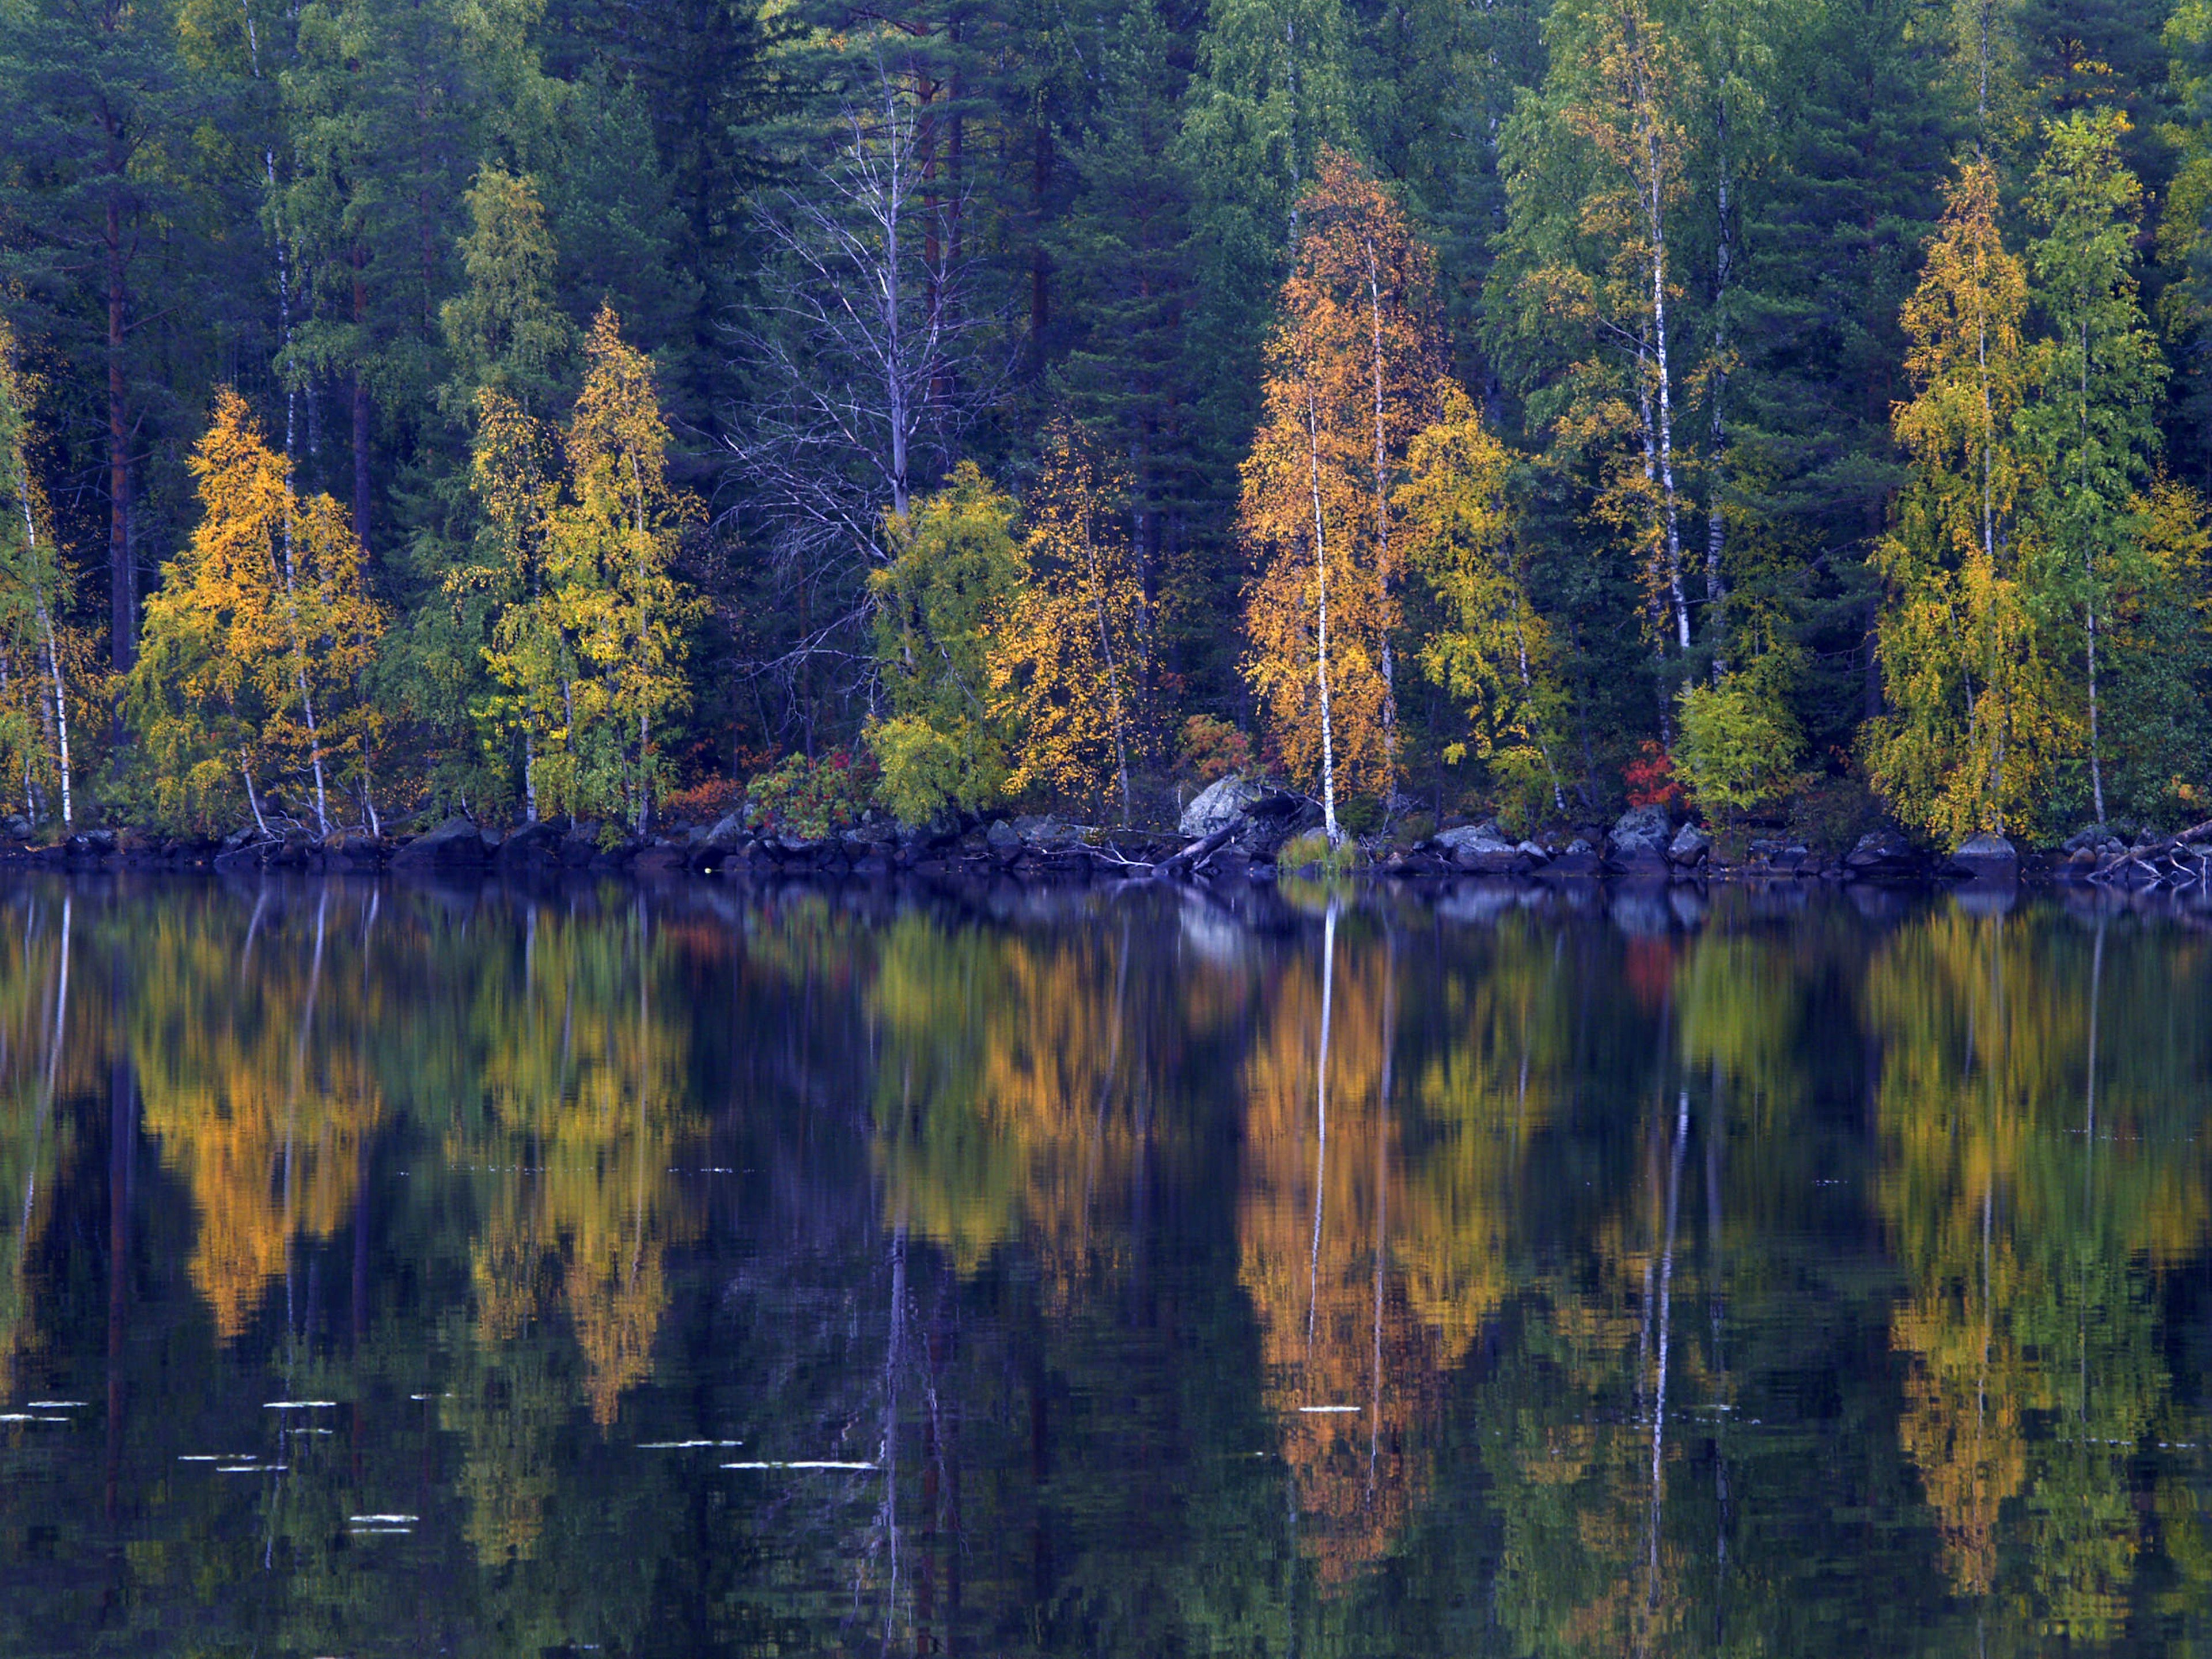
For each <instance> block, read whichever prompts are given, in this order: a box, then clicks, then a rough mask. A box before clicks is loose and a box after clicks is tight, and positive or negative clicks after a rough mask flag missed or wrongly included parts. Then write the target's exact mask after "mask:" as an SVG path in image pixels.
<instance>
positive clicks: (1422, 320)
mask: <svg viewBox="0 0 2212 1659" xmlns="http://www.w3.org/2000/svg"><path fill="white" fill-rule="evenodd" d="M1299 216H1300V222H1301V224H1302V225H1303V226H1304V230H1303V233H1302V234H1301V235H1300V238H1299V240H1298V246H1297V258H1296V261H1295V264H1294V265H1293V267H1292V270H1291V275H1290V276H1289V278H1288V279H1287V280H1286V281H1285V283H1284V284H1283V291H1282V295H1281V298H1280V300H1279V303H1278V307H1277V320H1276V324H1275V331H1274V334H1273V337H1272V338H1270V340H1269V341H1268V343H1267V384H1266V387H1265V392H1264V406H1265V411H1266V412H1265V415H1264V417H1263V420H1262V423H1261V429H1260V432H1259V435H1258V436H1257V438H1256V439H1255V442H1254V445H1253V450H1252V455H1251V458H1250V459H1249V460H1247V461H1246V462H1245V464H1244V467H1243V499H1242V501H1241V504H1240V521H1241V530H1242V533H1243V538H1244V540H1245V542H1246V544H1248V545H1249V547H1250V548H1251V550H1252V552H1253V555H1254V557H1255V562H1256V563H1257V564H1258V566H1259V572H1258V574H1257V575H1256V576H1255V579H1254V580H1253V582H1252V584H1251V586H1250V587H1249V589H1248V591H1247V593H1246V599H1245V625H1246V629H1247V632H1248V634H1249V637H1250V641H1251V650H1250V652H1249V654H1248V656H1247V657H1246V659H1245V663H1244V671H1245V675H1246V677H1247V678H1248V679H1249V681H1250V682H1251V684H1252V686H1253V689H1254V690H1255V691H1256V692H1257V693H1258V694H1259V696H1260V700H1261V704H1262V706H1263V707H1264V708H1265V709H1266V712H1267V720H1268V723H1269V725H1270V726H1271V727H1272V729H1273V735H1274V737H1275V740H1276V743H1277V745H1278V746H1279V749H1280V750H1281V753H1282V756H1283V759H1284V761H1285V763H1286V764H1287V765H1288V766H1289V768H1290V769H1291V774H1292V775H1293V776H1295V777H1297V779H1298V780H1299V781H1302V782H1306V783H1309V784H1310V783H1316V782H1317V783H1318V784H1319V786H1320V789H1321V794H1322V812H1323V815H1324V820H1325V823H1326V827H1327V829H1328V836H1329V841H1330V842H1331V844H1332V845H1334V843H1335V842H1338V841H1339V840H1340V839H1341V832H1340V829H1339V828H1338V824H1337V811H1336V803H1337V794H1338V790H1339V784H1340V781H1341V782H1342V783H1343V784H1344V785H1346V786H1347V787H1353V788H1362V787H1364V788H1367V789H1371V790H1374V791H1376V792H1377V793H1388V792H1389V788H1390V786H1391V783H1392V781H1393V776H1394V773H1395V764H1396V738H1395V726H1396V708H1395V696H1394V693H1393V688H1392V685H1391V678H1392V662H1391V652H1390V640H1391V635H1392V632H1393V630H1394V629H1395V627H1396V625H1397V620H1398V608H1397V600H1396V598H1395V593H1394V591H1393V581H1394V578H1395V565H1396V555H1395V550H1394V549H1393V547H1392V544H1391V534H1390V532H1391V514H1392V510H1393V500H1394V495H1395V481H1396V478H1397V476H1398V474H1399V472H1400V471H1401V469H1402V467H1403V465H1404V461H1405V450H1406V446H1407V443H1408V442H1409V441H1411V439H1412V437H1413V435H1414V434H1415V433H1416V432H1418V431H1419V430H1420V428H1422V427H1423V426H1424V425H1425V398H1426V396H1427V393H1428V392H1429V389H1430V386H1431V382H1432V380H1433V379H1434V374H1435V367H1436V362H1437V345H1436V340H1437V332H1436V324H1435V319H1434V307H1433V293H1432V289H1433V272H1432V266H1433V260H1432V258H1431V254H1430V252H1429V250H1428V249H1427V248H1426V247H1425V246H1424V245H1423V244H1422V243H1421V242H1420V241H1419V239H1418V238H1417V237H1415V236H1414V235H1413V232H1412V230H1411V228H1409V227H1408V225H1407V222H1406V219H1405V216H1404V215H1403V213H1401V211H1400V210H1399V208H1398V206H1397V204H1395V202H1393V201H1392V200H1391V199H1390V197H1389V195H1388V194H1386V193H1385V192H1384V191H1383V190H1382V188H1381V187H1380V186H1379V185H1376V183H1375V182H1374V181H1373V180H1372V179H1369V178H1367V177H1366V176H1365V175H1364V173H1361V172H1360V170H1359V168H1358V167H1357V165H1356V164H1354V163H1353V162H1352V161H1351V159H1350V158H1349V157H1346V156H1345V155H1340V154H1338V153H1336V152H1334V151H1331V152H1325V153H1324V154H1323V155H1322V161H1321V164H1320V167H1319V169H1318V172H1317V176H1316V180H1315V183H1314V185H1313V188H1312V189H1311V190H1310V191H1307V193H1306V194H1305V196H1304V197H1302V198H1301V201H1300V204H1299Z"/></svg>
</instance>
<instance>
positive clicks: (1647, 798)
mask: <svg viewBox="0 0 2212 1659" xmlns="http://www.w3.org/2000/svg"><path fill="white" fill-rule="evenodd" d="M1620 781H1621V782H1623V783H1625V784H1626V785H1627V786H1628V804H1629V805H1631V806H1672V805H1674V803H1675V802H1676V801H1678V800H1680V799H1681V798H1682V786H1681V783H1680V781H1679V780H1678V779H1677V778H1676V777H1675V776H1674V757H1673V756H1672V755H1670V754H1668V752H1667V751H1666V750H1663V749H1662V748H1661V747H1660V746H1659V745H1658V744H1656V742H1654V741H1653V740H1652V739H1651V738H1644V749H1643V752H1642V754H1641V756H1640V757H1638V759H1635V760H1632V761H1631V762H1629V763H1628V764H1627V765H1626V766H1624V767H1622V768H1621V769H1620Z"/></svg>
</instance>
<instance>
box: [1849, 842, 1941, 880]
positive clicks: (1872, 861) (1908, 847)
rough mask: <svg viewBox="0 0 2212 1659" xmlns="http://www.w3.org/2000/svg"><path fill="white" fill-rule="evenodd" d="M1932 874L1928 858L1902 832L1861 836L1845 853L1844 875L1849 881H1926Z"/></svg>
mask: <svg viewBox="0 0 2212 1659" xmlns="http://www.w3.org/2000/svg"><path fill="white" fill-rule="evenodd" d="M1843 874H1844V879H1845V880H1847V881H1870V882H1874V883H1876V884H1888V883H1897V882H1913V881H1923V880H1925V879H1926V878H1927V877H1928V875H1929V860H1928V859H1927V857H1926V855H1925V854H1923V853H1922V852H1921V851H1920V849H1919V848H1917V847H1915V846H1914V845H1913V844H1912V843H1911V842H1909V841H1907V840H1906V839H1905V836H1904V833H1903V832H1902V831H1901V830H1897V829H1876V830H1874V831H1872V832H1870V833H1869V834H1867V835H1863V836H1860V837H1859V839H1858V844H1857V846H1855V847H1853V848H1851V850H1850V852H1848V853H1846V854H1844V864H1843Z"/></svg>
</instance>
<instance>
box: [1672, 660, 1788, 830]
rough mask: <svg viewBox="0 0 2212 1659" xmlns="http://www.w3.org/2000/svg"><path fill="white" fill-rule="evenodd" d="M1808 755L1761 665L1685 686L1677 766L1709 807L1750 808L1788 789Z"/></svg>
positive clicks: (1779, 697)
mask: <svg viewBox="0 0 2212 1659" xmlns="http://www.w3.org/2000/svg"><path fill="white" fill-rule="evenodd" d="M1766 660H1769V659H1761V661H1762V663H1764V662H1765V661H1766ZM1804 752H1805V738H1804V735H1803V733H1802V732H1800V731H1799V730H1798V727H1797V722H1796V720H1795V719H1793V718H1792V717H1791V715H1790V709H1789V706H1788V704H1787V703H1785V702H1784V701H1783V699H1782V698H1781V696H1778V695H1776V691H1775V689H1774V688H1773V687H1771V685H1770V684H1767V683H1765V677H1764V676H1762V675H1761V674H1759V672H1758V671H1757V670H1756V669H1753V670H1752V671H1746V672H1744V673H1741V674H1730V675H1729V676H1728V677H1727V678H1725V679H1723V681H1722V682H1721V683H1720V684H1718V685H1702V684H1700V685H1687V686H1685V687H1683V688H1682V735H1681V739H1680V742H1678V743H1677V744H1675V745H1674V761H1675V766H1676V769H1677V770H1678V771H1679V772H1680V774H1681V776H1682V778H1683V779H1684V781H1686V782H1687V783H1688V784H1689V786H1690V793H1692V794H1693V795H1695V796H1696V797H1697V799H1698V804H1699V805H1700V806H1702V807H1704V808H1705V810H1706V811H1708V812H1711V811H1714V810H1715V809H1719V810H1721V811H1725V812H1729V813H1735V812H1738V811H1747V810H1749V809H1751V808H1753V807H1756V806H1760V805H1765V803H1766V802H1768V801H1771V800H1775V799H1779V798H1780V797H1781V796H1783V795H1785V794H1787V793H1789V792H1790V787H1791V786H1792V785H1793V784H1795V783H1796V775H1795V772H1796V765H1797V762H1798V759H1799V757H1801V756H1802V755H1803V753H1804Z"/></svg>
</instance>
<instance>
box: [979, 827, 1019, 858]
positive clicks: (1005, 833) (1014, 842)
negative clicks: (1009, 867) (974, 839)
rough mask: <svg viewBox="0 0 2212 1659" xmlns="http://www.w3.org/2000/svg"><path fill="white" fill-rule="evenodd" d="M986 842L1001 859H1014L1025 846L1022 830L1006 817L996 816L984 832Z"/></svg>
mask: <svg viewBox="0 0 2212 1659" xmlns="http://www.w3.org/2000/svg"><path fill="white" fill-rule="evenodd" d="M983 840H984V843H985V844H986V845H987V847H988V848H990V850H991V851H992V852H994V853H995V854H998V855H999V857H1000V859H1001V860H1006V859H1012V858H1013V857H1014V856H1015V855H1016V854H1018V853H1020V851H1021V850H1022V848H1023V846H1024V842H1023V841H1022V832H1021V831H1020V830H1018V829H1015V828H1014V826H1013V825H1012V824H1011V823H1007V822H1006V820H1005V819H1004V818H994V819H993V820H992V821H991V826H990V828H988V829H986V830H984V832H983Z"/></svg>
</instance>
